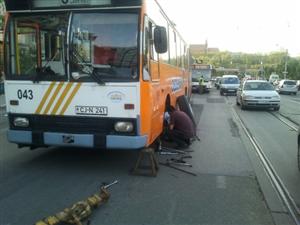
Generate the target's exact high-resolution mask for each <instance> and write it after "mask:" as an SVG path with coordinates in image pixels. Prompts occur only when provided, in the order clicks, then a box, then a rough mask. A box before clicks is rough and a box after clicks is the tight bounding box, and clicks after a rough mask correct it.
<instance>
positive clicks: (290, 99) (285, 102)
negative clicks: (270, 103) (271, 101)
mask: <svg viewBox="0 0 300 225" xmlns="http://www.w3.org/2000/svg"><path fill="white" fill-rule="evenodd" d="M280 97H281V107H280V113H281V114H282V115H283V116H286V117H288V118H289V119H291V120H292V121H294V122H296V123H297V124H300V92H298V94H297V95H296V96H295V95H283V94H281V95H280Z"/></svg>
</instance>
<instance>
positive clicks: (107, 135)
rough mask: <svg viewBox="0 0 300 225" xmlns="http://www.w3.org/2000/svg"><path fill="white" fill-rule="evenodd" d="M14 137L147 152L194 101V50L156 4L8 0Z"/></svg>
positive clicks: (151, 0) (150, 0)
mask: <svg viewBox="0 0 300 225" xmlns="http://www.w3.org/2000/svg"><path fill="white" fill-rule="evenodd" d="M6 10H7V15H6V22H5V34H4V55H5V56H4V61H5V69H4V70H5V93H6V103H7V104H6V105H7V112H8V118H9V130H8V135H7V136H8V140H9V141H10V142H13V143H17V144H18V145H19V147H24V146H25V147H26V146H28V147H31V148H35V147H43V146H74V147H88V148H99V149H136V150H138V149H141V148H143V147H147V146H149V145H151V144H152V143H154V141H155V140H157V138H158V137H159V136H160V135H161V133H162V130H163V119H164V112H165V109H166V106H167V105H168V104H172V105H175V104H176V101H177V99H178V97H180V96H189V94H190V92H191V90H190V86H189V85H190V82H191V81H190V79H191V76H190V73H189V70H188V68H189V65H188V46H187V44H186V43H185V42H184V41H183V39H182V37H181V35H180V34H179V33H178V31H177V30H176V28H175V27H174V23H172V22H171V21H170V20H169V18H168V16H167V15H166V14H165V12H164V10H163V9H162V7H161V6H160V5H159V4H158V2H157V1H156V0H28V1H24V0H6Z"/></svg>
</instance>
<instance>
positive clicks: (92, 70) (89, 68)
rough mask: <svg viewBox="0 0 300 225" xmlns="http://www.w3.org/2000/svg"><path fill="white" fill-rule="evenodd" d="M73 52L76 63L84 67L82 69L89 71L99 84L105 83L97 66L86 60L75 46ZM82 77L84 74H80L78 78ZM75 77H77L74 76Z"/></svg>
mask: <svg viewBox="0 0 300 225" xmlns="http://www.w3.org/2000/svg"><path fill="white" fill-rule="evenodd" d="M71 54H72V56H73V59H75V60H76V64H77V65H79V66H81V67H82V71H83V70H84V72H85V73H87V74H88V75H89V76H90V77H91V78H92V79H93V81H95V82H96V83H98V84H99V85H105V82H104V81H102V79H101V78H100V77H99V75H101V74H100V73H99V72H97V71H96V68H95V67H93V65H89V63H88V62H86V60H85V59H84V58H83V56H81V55H80V54H79V53H78V51H77V50H76V49H75V48H72V51H71ZM81 77H82V75H78V77H77V79H79V78H81ZM73 78H74V79H76V78H75V77H74V76H73Z"/></svg>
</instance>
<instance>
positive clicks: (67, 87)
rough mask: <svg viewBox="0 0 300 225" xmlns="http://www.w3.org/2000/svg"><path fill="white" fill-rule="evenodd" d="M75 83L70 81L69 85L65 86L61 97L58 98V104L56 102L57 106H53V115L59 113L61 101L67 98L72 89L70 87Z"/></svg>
mask: <svg viewBox="0 0 300 225" xmlns="http://www.w3.org/2000/svg"><path fill="white" fill-rule="evenodd" d="M73 84H74V83H71V82H69V83H68V84H67V86H66V87H65V89H64V91H63V93H62V94H61V95H60V97H59V99H58V100H57V102H56V104H55V106H54V108H53V110H52V112H51V115H55V114H56V113H57V111H58V109H59V107H60V106H61V103H62V102H63V100H64V99H65V97H66V95H67V94H68V93H69V91H70V89H71V87H72V85H73Z"/></svg>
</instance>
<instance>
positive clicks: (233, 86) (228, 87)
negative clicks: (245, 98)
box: [220, 75, 240, 95]
mask: <svg viewBox="0 0 300 225" xmlns="http://www.w3.org/2000/svg"><path fill="white" fill-rule="evenodd" d="M239 86H240V80H239V78H238V77H237V76H236V75H223V76H222V79H221V82H220V94H221V95H223V94H224V93H227V94H234V95H236V92H237V89H238V88H239Z"/></svg>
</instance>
